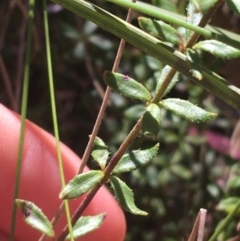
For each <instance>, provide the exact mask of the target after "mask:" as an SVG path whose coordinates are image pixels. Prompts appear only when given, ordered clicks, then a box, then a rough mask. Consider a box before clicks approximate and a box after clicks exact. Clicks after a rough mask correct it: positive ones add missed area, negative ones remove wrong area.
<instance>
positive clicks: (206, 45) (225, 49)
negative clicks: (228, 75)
mask: <svg viewBox="0 0 240 241" xmlns="http://www.w3.org/2000/svg"><path fill="white" fill-rule="evenodd" d="M193 49H196V50H197V49H199V50H204V51H206V52H209V53H211V54H212V55H214V56H215V57H218V58H221V59H233V58H238V57H240V50H239V49H236V48H234V47H232V46H230V45H227V44H224V43H222V42H219V41H217V40H204V41H201V42H198V43H197V44H195V45H194V46H193Z"/></svg>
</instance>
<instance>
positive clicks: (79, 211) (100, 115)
mask: <svg viewBox="0 0 240 241" xmlns="http://www.w3.org/2000/svg"><path fill="white" fill-rule="evenodd" d="M132 2H134V3H135V2H136V0H132ZM131 20H132V10H131V9H129V11H128V14H127V17H126V22H128V23H129V22H131ZM125 43H126V41H125V40H124V39H121V40H120V44H119V47H118V51H117V54H116V58H115V61H114V63H113V67H112V71H113V72H116V71H117V70H118V67H119V64H120V61H121V58H122V53H123V50H124V47H125ZM110 94H111V88H110V87H109V86H107V89H106V92H105V95H104V98H103V102H102V105H101V108H100V110H99V113H98V116H97V119H96V122H95V125H94V127H93V131H92V134H91V136H90V139H89V141H88V144H87V147H86V149H85V152H84V155H83V158H82V162H81V165H80V168H79V170H78V174H80V173H82V172H83V169H84V167H85V165H86V163H87V160H88V158H89V156H90V153H91V150H92V146H93V142H94V140H95V138H96V136H97V133H98V130H99V128H100V125H101V123H102V119H103V116H104V112H105V110H106V108H107V105H108V101H109V97H110ZM134 139H135V138H134ZM128 146H129V145H128ZM128 146H127V147H128ZM119 150H120V148H119ZM124 152H125V151H124ZM124 152H123V154H124ZM123 154H122V155H123ZM120 157H121V156H120ZM112 159H113V158H112ZM118 160H119V159H118ZM118 160H117V162H118ZM117 162H116V164H117ZM116 164H115V165H116ZM109 165H110V163H109ZM109 165H108V167H109ZM108 167H107V168H106V169H105V171H107V169H108ZM114 167H115V166H114ZM114 167H113V168H114ZM109 174H110V173H109ZM105 176H107V175H106V173H105ZM107 180H108V177H107V179H106V181H107ZM103 183H104V180H102V182H101V184H100V185H98V186H99V187H98V188H96V187H95V188H93V189H92V192H90V193H89V197H88V198H87V197H86V198H85V199H84V200H83V202H82V203H81V205H80V206H79V208H78V209H77V211H76V212H75V213H74V215H73V216H72V225H74V224H75V223H76V222H77V220H78V219H79V217H80V216H81V215H82V213H83V211H84V210H85V209H86V207H87V206H88V204H89V203H90V202H91V200H92V198H93V197H94V196H95V194H96V193H97V191H98V190H99V188H100V187H101V186H102V185H103ZM90 194H91V195H90ZM87 196H88V195H87ZM85 203H86V204H85ZM81 207H83V208H81ZM67 234H68V228H67V227H65V229H64V230H63V232H62V234H61V235H60V236H59V239H58V240H59V241H60V240H64V239H65V237H66V235H67Z"/></svg>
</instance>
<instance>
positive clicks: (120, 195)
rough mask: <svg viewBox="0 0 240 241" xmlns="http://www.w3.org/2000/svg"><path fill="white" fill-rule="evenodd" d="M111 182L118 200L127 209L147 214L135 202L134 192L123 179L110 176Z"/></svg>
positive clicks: (138, 213)
mask: <svg viewBox="0 0 240 241" xmlns="http://www.w3.org/2000/svg"><path fill="white" fill-rule="evenodd" d="M110 182H111V184H112V187H113V190H114V193H115V195H116V198H117V200H118V201H119V203H120V204H121V206H122V207H123V208H124V209H125V210H126V211H128V212H130V213H133V214H135V215H143V216H145V215H147V213H146V212H144V211H142V210H140V209H139V208H137V207H136V205H135V203H134V197H133V192H132V190H131V189H130V188H129V187H128V186H127V185H126V183H125V182H123V181H121V180H120V179H119V178H117V177H115V176H111V177H110Z"/></svg>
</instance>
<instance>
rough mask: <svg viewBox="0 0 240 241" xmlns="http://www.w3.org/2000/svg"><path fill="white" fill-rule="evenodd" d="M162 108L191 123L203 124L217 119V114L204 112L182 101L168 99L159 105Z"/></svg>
mask: <svg viewBox="0 0 240 241" xmlns="http://www.w3.org/2000/svg"><path fill="white" fill-rule="evenodd" d="M159 104H160V105H161V106H162V107H164V108H166V109H167V110H170V111H172V112H173V113H175V114H176V115H179V116H181V117H183V118H185V119H187V120H189V121H191V122H194V123H202V122H205V121H208V120H211V119H213V118H214V117H216V115H217V114H215V113H211V112H208V111H205V110H203V109H202V108H200V107H198V106H196V105H194V104H192V103H190V102H189V101H186V100H181V99H174V98H173V99H170V98H169V99H166V100H163V101H161V102H160V103H159Z"/></svg>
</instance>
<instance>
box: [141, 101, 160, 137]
mask: <svg viewBox="0 0 240 241" xmlns="http://www.w3.org/2000/svg"><path fill="white" fill-rule="evenodd" d="M160 122H161V111H160V108H159V106H158V105H156V104H154V103H151V104H149V105H148V107H147V109H146V111H145V113H144V115H143V119H142V131H143V134H144V135H145V136H147V137H151V138H154V137H156V136H157V134H158V132H159V129H160Z"/></svg>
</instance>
